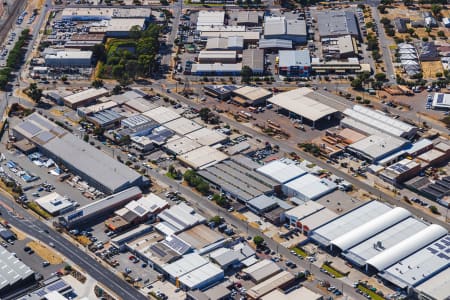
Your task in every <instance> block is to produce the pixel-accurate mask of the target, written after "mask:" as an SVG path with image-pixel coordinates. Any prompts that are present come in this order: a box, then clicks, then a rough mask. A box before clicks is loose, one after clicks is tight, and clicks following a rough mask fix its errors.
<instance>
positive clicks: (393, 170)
mask: <svg viewBox="0 0 450 300" xmlns="http://www.w3.org/2000/svg"><path fill="white" fill-rule="evenodd" d="M420 170H421V165H420V163H418V162H417V161H414V160H410V159H407V158H405V159H403V160H401V161H399V162H397V163H394V164H393V165H390V166H389V167H387V168H386V169H384V170H383V171H382V172H381V173H380V174H379V176H380V178H381V179H383V180H384V181H387V182H389V183H391V184H394V185H395V184H398V183H402V182H404V181H406V180H408V179H411V178H412V177H414V176H416V175H417V174H419V172H420Z"/></svg>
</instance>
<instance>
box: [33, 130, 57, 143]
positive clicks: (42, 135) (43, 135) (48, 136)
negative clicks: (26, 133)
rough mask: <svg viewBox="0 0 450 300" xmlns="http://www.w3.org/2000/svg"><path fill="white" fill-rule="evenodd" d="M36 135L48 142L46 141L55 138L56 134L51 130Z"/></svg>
mask: <svg viewBox="0 0 450 300" xmlns="http://www.w3.org/2000/svg"><path fill="white" fill-rule="evenodd" d="M36 137H37V138H38V139H40V140H41V141H42V142H43V143H46V142H48V141H50V140H51V139H52V138H54V137H55V136H54V135H53V134H52V133H51V132H48V131H43V132H41V133H39V134H38V135H37V136H36Z"/></svg>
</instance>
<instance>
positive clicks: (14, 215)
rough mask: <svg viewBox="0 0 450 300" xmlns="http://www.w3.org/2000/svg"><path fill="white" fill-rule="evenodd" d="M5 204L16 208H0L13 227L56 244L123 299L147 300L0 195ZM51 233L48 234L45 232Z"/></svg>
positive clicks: (73, 260)
mask: <svg viewBox="0 0 450 300" xmlns="http://www.w3.org/2000/svg"><path fill="white" fill-rule="evenodd" d="M1 202H3V203H5V204H6V207H13V208H14V212H12V211H10V210H8V209H7V208H6V207H4V206H3V205H0V212H1V213H2V218H3V219H5V220H6V221H8V222H9V223H10V224H11V225H12V226H14V227H16V228H17V229H19V230H21V231H23V232H25V233H26V234H27V235H29V236H31V237H33V238H35V239H38V240H40V241H41V242H43V243H46V244H47V245H49V244H50V243H53V244H54V245H55V249H56V250H57V251H59V252H60V253H61V254H62V255H64V256H65V257H67V258H68V259H70V260H71V261H72V262H73V263H74V264H76V265H77V266H79V267H80V268H81V269H82V270H83V271H85V272H86V273H87V274H89V276H91V277H92V278H94V279H95V280H97V281H98V282H100V283H101V284H103V285H104V286H106V287H107V288H108V289H109V290H111V291H112V292H113V293H115V294H116V295H117V296H118V297H120V298H121V299H147V297H145V296H144V295H143V294H141V293H140V292H139V291H138V290H137V289H135V288H134V287H132V286H131V285H129V284H128V283H126V282H125V281H124V280H122V279H121V278H119V277H118V276H117V275H115V274H113V273H112V272H111V271H110V270H108V269H107V268H105V267H104V266H103V265H102V264H101V263H99V262H98V261H96V260H95V259H93V258H92V257H91V256H89V255H88V254H86V252H85V251H83V250H81V249H80V248H78V247H77V246H75V245H74V244H72V243H71V242H69V241H68V240H67V239H65V238H64V236H63V235H61V234H60V233H58V232H56V231H55V230H53V229H52V228H51V227H49V226H47V225H46V224H45V223H43V222H41V221H40V220H37V219H36V218H35V217H34V216H31V215H30V214H29V213H28V212H27V211H26V210H25V209H23V208H22V207H21V206H19V205H17V204H16V203H12V201H11V200H9V199H7V198H6V197H5V196H3V195H0V203H1ZM46 231H48V232H49V233H46Z"/></svg>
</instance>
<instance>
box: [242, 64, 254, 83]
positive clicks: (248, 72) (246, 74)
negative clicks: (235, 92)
mask: <svg viewBox="0 0 450 300" xmlns="http://www.w3.org/2000/svg"><path fill="white" fill-rule="evenodd" d="M252 76H253V71H252V69H251V68H250V67H249V66H243V67H242V70H241V80H242V82H244V83H249V82H250V80H251V78H252Z"/></svg>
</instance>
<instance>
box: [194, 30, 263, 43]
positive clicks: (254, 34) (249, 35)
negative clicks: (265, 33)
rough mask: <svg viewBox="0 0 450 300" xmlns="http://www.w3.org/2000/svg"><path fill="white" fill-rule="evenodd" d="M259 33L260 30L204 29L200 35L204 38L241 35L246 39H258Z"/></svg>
mask: <svg viewBox="0 0 450 300" xmlns="http://www.w3.org/2000/svg"><path fill="white" fill-rule="evenodd" d="M259 35H260V33H259V32H258V31H240V32H236V31H202V33H201V35H200V36H201V37H202V38H210V37H232V36H241V37H243V38H244V41H258V40H259Z"/></svg>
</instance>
